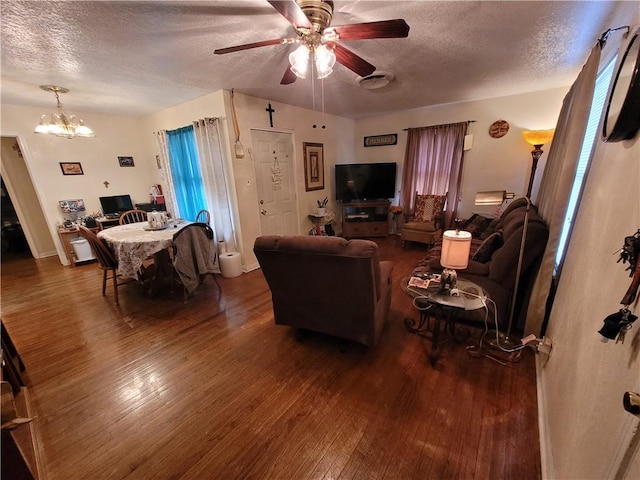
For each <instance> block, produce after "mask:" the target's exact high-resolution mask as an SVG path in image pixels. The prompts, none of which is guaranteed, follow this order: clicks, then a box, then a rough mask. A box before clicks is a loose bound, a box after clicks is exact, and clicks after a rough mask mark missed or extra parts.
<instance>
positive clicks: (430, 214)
mask: <svg viewBox="0 0 640 480" xmlns="http://www.w3.org/2000/svg"><path fill="white" fill-rule="evenodd" d="M446 198H447V196H446V195H416V205H415V207H414V213H413V219H414V221H416V222H433V221H434V220H437V219H438V218H439V217H440V215H441V213H442V211H443V210H444V202H445V200H446Z"/></svg>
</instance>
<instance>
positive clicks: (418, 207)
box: [402, 192, 447, 245]
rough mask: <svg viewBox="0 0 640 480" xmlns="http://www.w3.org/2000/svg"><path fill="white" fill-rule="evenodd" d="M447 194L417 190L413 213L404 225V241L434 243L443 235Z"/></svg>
mask: <svg viewBox="0 0 640 480" xmlns="http://www.w3.org/2000/svg"><path fill="white" fill-rule="evenodd" d="M446 199H447V195H419V194H418V192H416V199H415V202H414V211H413V215H412V216H410V217H409V218H408V219H407V220H406V221H405V223H404V225H403V226H402V242H403V244H404V242H407V241H408V242H420V243H426V244H427V245H433V244H434V243H435V242H437V241H438V240H440V237H442V224H443V223H444V204H445V201H446Z"/></svg>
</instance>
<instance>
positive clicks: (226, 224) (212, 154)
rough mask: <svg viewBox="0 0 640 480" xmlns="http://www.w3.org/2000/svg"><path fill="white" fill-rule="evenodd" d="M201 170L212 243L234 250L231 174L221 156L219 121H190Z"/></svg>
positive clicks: (211, 119) (205, 119)
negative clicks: (213, 236)
mask: <svg viewBox="0 0 640 480" xmlns="http://www.w3.org/2000/svg"><path fill="white" fill-rule="evenodd" d="M193 127H194V132H195V136H196V144H197V147H198V155H199V157H200V168H201V169H202V181H203V183H204V190H205V192H204V193H205V198H206V199H207V204H208V205H209V208H208V210H209V212H210V213H211V226H212V227H213V231H214V233H215V236H216V238H215V239H216V241H218V240H224V242H225V245H226V248H227V251H237V250H238V246H237V242H236V235H235V228H234V224H233V201H232V198H231V194H230V188H229V185H230V182H231V174H230V172H229V171H228V166H227V165H226V163H225V160H224V156H223V155H222V149H221V142H220V120H219V119H217V118H204V119H200V120H196V121H194V122H193Z"/></svg>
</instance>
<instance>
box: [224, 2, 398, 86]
mask: <svg viewBox="0 0 640 480" xmlns="http://www.w3.org/2000/svg"><path fill="white" fill-rule="evenodd" d="M267 1H268V2H269V3H270V4H271V6H272V7H273V8H275V9H276V10H277V11H278V13H280V14H281V15H282V16H283V17H284V18H286V19H287V20H288V21H289V23H291V25H293V27H294V28H295V31H296V35H297V36H295V37H289V38H277V39H273V40H263V41H261V42H255V43H247V44H244V45H237V46H235V47H228V48H219V49H217V50H215V51H214V52H213V53H215V54H217V55H223V54H226V53H233V52H239V51H241V50H249V49H251V48H258V47H266V46H269V45H287V44H293V43H298V44H300V46H299V47H298V49H297V50H295V51H294V52H292V53H291V54H290V55H289V61H290V63H291V65H290V66H289V67H287V70H286V71H285V73H284V76H283V77H282V80H281V81H280V83H281V84H282V85H288V84H290V83H293V82H295V81H296V78H297V77H301V78H305V76H306V70H307V63H308V61H309V58H313V60H314V62H313V64H314V65H315V68H316V73H317V78H324V77H326V76H328V75H329V74H330V73H331V72H332V71H333V70H332V67H333V64H334V63H335V62H336V61H337V62H338V63H340V64H342V65H344V66H345V67H347V68H348V69H350V70H352V71H353V72H355V73H357V74H358V75H360V76H361V77H366V76H368V75H371V74H372V73H373V72H374V71H375V70H376V67H375V66H373V65H372V64H370V63H369V62H367V61H366V60H365V59H363V58H362V57H360V56H358V55H356V54H355V53H353V52H352V51H351V50H349V49H347V48H345V47H344V46H342V45H341V44H340V43H338V42H339V41H348V40H366V39H370V38H404V37H407V36H408V35H409V25H407V22H405V21H404V20H403V19H396V20H382V21H378V22H368V23H354V24H350V25H341V26H336V27H331V26H330V25H331V18H332V16H333V2H332V1H331V0H267Z"/></svg>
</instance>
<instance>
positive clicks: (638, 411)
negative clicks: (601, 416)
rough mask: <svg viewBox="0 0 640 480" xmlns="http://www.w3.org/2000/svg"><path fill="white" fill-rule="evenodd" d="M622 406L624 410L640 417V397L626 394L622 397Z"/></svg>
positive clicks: (630, 393) (633, 393)
mask: <svg viewBox="0 0 640 480" xmlns="http://www.w3.org/2000/svg"><path fill="white" fill-rule="evenodd" d="M622 405H623V406H624V409H625V410H626V411H627V412H629V413H631V414H633V415H635V416H636V417H640V395H639V394H637V393H635V392H625V393H624V395H623V396H622Z"/></svg>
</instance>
